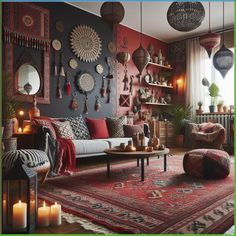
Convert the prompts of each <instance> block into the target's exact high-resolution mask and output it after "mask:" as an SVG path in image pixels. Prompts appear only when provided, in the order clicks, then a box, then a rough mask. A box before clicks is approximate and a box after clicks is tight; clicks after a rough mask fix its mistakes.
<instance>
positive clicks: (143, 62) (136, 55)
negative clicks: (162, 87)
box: [132, 2, 151, 74]
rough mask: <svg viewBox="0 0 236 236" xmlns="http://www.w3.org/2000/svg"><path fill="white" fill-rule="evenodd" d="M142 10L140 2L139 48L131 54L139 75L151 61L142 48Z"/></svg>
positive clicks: (147, 53)
mask: <svg viewBox="0 0 236 236" xmlns="http://www.w3.org/2000/svg"><path fill="white" fill-rule="evenodd" d="M142 8H143V3H142V2H140V46H139V47H138V48H137V49H136V50H135V51H134V52H133V54H132V60H133V62H134V64H135V66H136V67H137V69H138V71H139V73H140V74H142V71H143V69H144V68H145V67H146V66H147V64H148V62H150V59H151V57H150V54H149V52H148V51H147V50H146V49H145V48H144V47H143V46H142Z"/></svg>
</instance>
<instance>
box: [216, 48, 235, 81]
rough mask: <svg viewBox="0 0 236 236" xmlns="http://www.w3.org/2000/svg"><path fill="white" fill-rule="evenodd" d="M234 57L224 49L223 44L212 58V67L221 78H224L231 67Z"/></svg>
mask: <svg viewBox="0 0 236 236" xmlns="http://www.w3.org/2000/svg"><path fill="white" fill-rule="evenodd" d="M233 60H234V55H233V53H232V52H231V51H230V50H229V49H228V48H226V47H225V45H224V43H223V45H222V46H221V48H220V50H218V51H217V52H216V53H215V55H214V57H213V65H214V67H215V68H216V69H217V70H218V71H219V72H220V74H221V75H222V77H223V78H225V76H226V74H227V72H228V71H229V70H230V69H231V67H232V66H233Z"/></svg>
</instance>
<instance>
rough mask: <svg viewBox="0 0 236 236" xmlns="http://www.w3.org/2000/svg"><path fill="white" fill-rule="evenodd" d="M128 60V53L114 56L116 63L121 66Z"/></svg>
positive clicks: (119, 53)
mask: <svg viewBox="0 0 236 236" xmlns="http://www.w3.org/2000/svg"><path fill="white" fill-rule="evenodd" d="M130 58H131V56H130V54H129V53H128V52H118V53H117V54H116V59H117V61H118V62H120V63H121V64H122V65H123V66H124V65H126V64H127V62H128V61H129V60H130Z"/></svg>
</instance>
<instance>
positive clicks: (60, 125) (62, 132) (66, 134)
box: [52, 121, 75, 139]
mask: <svg viewBox="0 0 236 236" xmlns="http://www.w3.org/2000/svg"><path fill="white" fill-rule="evenodd" d="M52 124H53V126H54V128H55V130H56V132H57V136H59V137H60V138H65V139H75V136H74V133H73V131H72V128H71V126H70V122H69V121H63V122H61V121H53V122H52Z"/></svg>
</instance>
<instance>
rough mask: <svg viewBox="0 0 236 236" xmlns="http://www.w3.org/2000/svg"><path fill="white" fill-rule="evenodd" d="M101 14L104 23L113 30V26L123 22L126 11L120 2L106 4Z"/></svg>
mask: <svg viewBox="0 0 236 236" xmlns="http://www.w3.org/2000/svg"><path fill="white" fill-rule="evenodd" d="M100 14H101V17H102V19H103V21H105V22H106V23H107V24H108V25H109V26H110V27H111V28H113V25H116V24H119V23H120V22H121V21H122V20H123V18H124V15H125V9H124V7H123V5H122V4H121V3H120V2H104V3H103V4H102V6H101V9H100Z"/></svg>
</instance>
